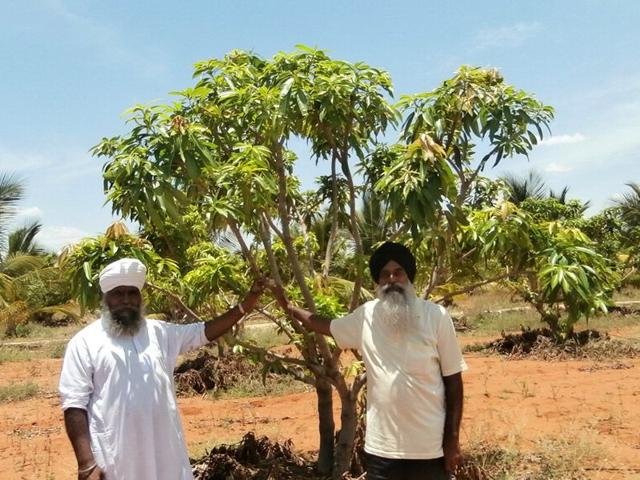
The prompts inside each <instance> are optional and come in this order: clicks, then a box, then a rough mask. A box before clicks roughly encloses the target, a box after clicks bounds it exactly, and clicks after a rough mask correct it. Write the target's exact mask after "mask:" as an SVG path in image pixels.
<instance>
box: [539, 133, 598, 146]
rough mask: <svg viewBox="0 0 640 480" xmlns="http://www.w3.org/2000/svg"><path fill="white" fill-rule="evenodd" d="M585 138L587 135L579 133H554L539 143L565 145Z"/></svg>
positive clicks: (582, 140)
mask: <svg viewBox="0 0 640 480" xmlns="http://www.w3.org/2000/svg"><path fill="white" fill-rule="evenodd" d="M586 139H587V137H585V136H584V135H582V134H581V133H574V134H573V135H554V136H552V137H549V138H546V139H544V140H542V141H541V142H540V145H567V144H572V143H580V142H584V141H585V140H586Z"/></svg>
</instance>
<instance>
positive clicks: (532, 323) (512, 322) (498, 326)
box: [465, 309, 542, 336]
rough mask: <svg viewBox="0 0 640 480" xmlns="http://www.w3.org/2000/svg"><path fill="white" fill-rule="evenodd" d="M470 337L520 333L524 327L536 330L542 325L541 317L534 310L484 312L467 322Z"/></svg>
mask: <svg viewBox="0 0 640 480" xmlns="http://www.w3.org/2000/svg"><path fill="white" fill-rule="evenodd" d="M467 325H468V326H469V327H470V330H469V332H468V333H466V334H465V335H468V336H488V335H498V334H500V332H502V331H504V332H514V331H520V330H521V328H522V327H529V328H535V327H539V326H541V325H542V323H541V321H540V315H539V314H538V313H537V312H535V311H534V310H530V309H527V310H518V311H505V312H502V313H500V312H484V313H480V314H478V315H476V316H475V317H471V318H469V320H467Z"/></svg>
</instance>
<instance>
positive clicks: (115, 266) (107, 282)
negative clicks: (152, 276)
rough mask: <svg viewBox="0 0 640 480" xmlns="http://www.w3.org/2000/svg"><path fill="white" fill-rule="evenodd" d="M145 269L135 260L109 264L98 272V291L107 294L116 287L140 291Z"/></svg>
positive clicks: (127, 259) (145, 273) (121, 260)
mask: <svg viewBox="0 0 640 480" xmlns="http://www.w3.org/2000/svg"><path fill="white" fill-rule="evenodd" d="M146 275H147V267H145V266H144V265H143V263H142V262H141V261H140V260H136V259H135V258H122V259H120V260H118V261H117V262H113V263H110V264H109V265H107V266H106V267H104V268H103V269H102V271H101V272H100V290H102V293H107V292H108V291H110V290H113V289H114V288H116V287H136V288H137V289H138V290H142V286H143V285H144V281H145V277H146Z"/></svg>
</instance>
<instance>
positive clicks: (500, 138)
mask: <svg viewBox="0 0 640 480" xmlns="http://www.w3.org/2000/svg"><path fill="white" fill-rule="evenodd" d="M399 108H400V110H401V111H402V113H403V115H404V123H403V128H402V136H401V140H402V143H397V144H394V145H381V146H379V148H377V149H376V150H375V151H373V152H372V153H371V155H370V156H369V157H368V159H367V162H366V163H365V164H364V165H363V170H364V171H365V173H366V175H367V178H368V181H369V182H370V184H371V185H373V189H374V192H375V193H376V194H378V195H380V196H381V197H382V198H384V199H386V200H387V201H388V203H389V207H390V208H389V212H390V217H391V218H392V219H393V220H395V223H396V224H397V225H400V228H399V229H398V231H397V232H396V235H397V236H402V235H405V236H406V235H409V236H410V238H411V240H412V241H413V244H414V249H415V250H416V252H417V253H418V260H419V262H420V264H421V265H423V266H424V269H423V272H424V271H426V274H425V273H419V277H418V282H419V283H421V284H423V285H424V290H423V295H424V297H425V298H427V297H429V296H432V295H433V294H434V293H436V289H437V290H438V292H452V291H454V290H458V287H459V286H460V284H461V283H469V282H472V283H471V285H470V287H471V288H469V287H467V290H471V289H472V288H475V286H479V285H483V284H485V283H490V282H491V281H495V279H496V278H495V275H491V276H490V277H489V278H486V277H482V276H481V271H480V270H478V269H476V268H472V269H471V270H472V273H473V275H472V276H471V277H470V276H469V273H470V272H469V271H468V269H466V268H462V267H461V266H460V261H461V260H467V259H470V258H473V257H474V255H473V254H474V252H476V253H477V252H478V249H477V248H476V249H473V250H467V251H465V250H461V246H460V245H459V243H458V241H457V237H456V235H457V233H458V232H459V230H460V228H461V227H462V226H464V225H465V224H467V223H468V221H469V218H468V217H469V215H470V213H471V212H472V211H473V208H470V204H471V203H472V202H473V201H474V197H475V196H476V192H477V191H479V190H481V189H483V188H484V186H485V184H486V179H484V178H483V177H482V176H481V174H482V173H483V172H484V171H485V170H486V169H487V168H489V167H495V166H496V165H498V164H499V163H501V162H503V161H504V160H506V159H509V158H511V157H514V156H517V155H522V156H525V157H526V156H527V155H528V152H529V151H530V150H531V149H532V148H533V147H534V146H535V145H536V144H537V143H538V141H539V140H541V139H542V137H543V129H548V126H549V123H550V121H551V120H552V118H553V109H552V108H551V107H549V106H547V105H544V104H543V103H541V102H539V101H538V100H536V99H535V98H533V97H532V96H531V95H529V94H527V93H526V92H524V91H522V90H518V89H516V88H514V87H513V86H511V85H508V84H507V83H506V82H505V81H504V78H503V77H502V75H501V74H500V73H499V72H497V71H495V70H488V69H482V68H472V67H461V68H460V70H459V71H458V72H457V73H456V74H455V75H454V76H453V77H452V78H451V79H448V80H446V81H444V82H443V83H442V84H441V85H440V86H439V87H438V88H436V89H434V90H433V91H431V92H427V93H422V94H416V95H410V96H404V97H402V99H401V101H400V103H399ZM480 151H482V153H479V152H480ZM472 248H474V247H472ZM475 258H476V259H477V257H475ZM477 260H479V259H477ZM468 263H469V262H467V264H468ZM510 274H511V273H510V272H508V271H503V272H502V275H506V276H509V275H510Z"/></svg>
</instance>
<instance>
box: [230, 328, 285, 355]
mask: <svg viewBox="0 0 640 480" xmlns="http://www.w3.org/2000/svg"><path fill="white" fill-rule="evenodd" d="M277 328H278V327H277V326H276V325H275V324H268V323H267V324H253V325H252V324H249V325H245V327H244V329H243V330H242V333H241V334H240V339H241V340H243V341H246V342H250V343H253V344H255V345H257V346H258V347H260V348H266V349H269V348H273V347H276V346H279V345H286V344H287V343H289V337H287V336H286V335H285V334H284V333H278V331H277Z"/></svg>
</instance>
